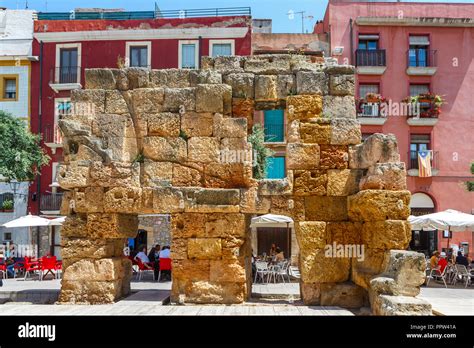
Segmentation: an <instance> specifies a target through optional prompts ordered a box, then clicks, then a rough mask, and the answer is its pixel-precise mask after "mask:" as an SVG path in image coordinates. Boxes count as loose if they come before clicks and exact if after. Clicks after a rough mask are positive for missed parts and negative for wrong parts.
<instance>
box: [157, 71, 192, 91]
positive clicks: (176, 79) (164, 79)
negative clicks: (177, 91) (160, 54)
mask: <svg viewBox="0 0 474 348" xmlns="http://www.w3.org/2000/svg"><path fill="white" fill-rule="evenodd" d="M191 72H194V71H193V70H189V69H162V70H152V71H150V84H151V86H152V87H154V88H156V87H168V88H186V87H189V86H190V74H191Z"/></svg>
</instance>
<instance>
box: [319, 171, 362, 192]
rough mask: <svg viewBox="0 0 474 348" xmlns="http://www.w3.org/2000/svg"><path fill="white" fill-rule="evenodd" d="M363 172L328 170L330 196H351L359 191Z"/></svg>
mask: <svg viewBox="0 0 474 348" xmlns="http://www.w3.org/2000/svg"><path fill="white" fill-rule="evenodd" d="M361 176H362V172H361V171H359V170H356V169H342V170H338V169H330V170H328V184H327V195H328V196H349V195H353V194H355V193H357V192H358V191H359V180H360V177H361Z"/></svg>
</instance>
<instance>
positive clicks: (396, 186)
mask: <svg viewBox="0 0 474 348" xmlns="http://www.w3.org/2000/svg"><path fill="white" fill-rule="evenodd" d="M406 174H407V173H406V170H405V163H404V162H398V163H397V162H395V163H376V164H374V165H373V166H371V167H369V170H368V171H367V174H366V175H365V176H364V177H363V178H362V179H361V180H360V186H359V187H360V190H371V189H372V190H392V191H402V190H406V189H407V180H406Z"/></svg>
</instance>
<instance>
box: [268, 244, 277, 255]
mask: <svg viewBox="0 0 474 348" xmlns="http://www.w3.org/2000/svg"><path fill="white" fill-rule="evenodd" d="M276 249H277V246H276V244H275V243H273V244H272V246H271V248H270V251H269V253H268V255H269V256H275V254H276Z"/></svg>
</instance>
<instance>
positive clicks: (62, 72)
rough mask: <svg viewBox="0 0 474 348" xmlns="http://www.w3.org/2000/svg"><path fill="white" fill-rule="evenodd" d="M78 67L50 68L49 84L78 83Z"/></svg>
mask: <svg viewBox="0 0 474 348" xmlns="http://www.w3.org/2000/svg"><path fill="white" fill-rule="evenodd" d="M80 68H81V67H80V66H61V67H57V68H52V69H51V72H50V76H49V81H50V83H63V84H66V83H78V81H79V79H78V77H79V75H78V73H79V71H80V70H81V69H80Z"/></svg>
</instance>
